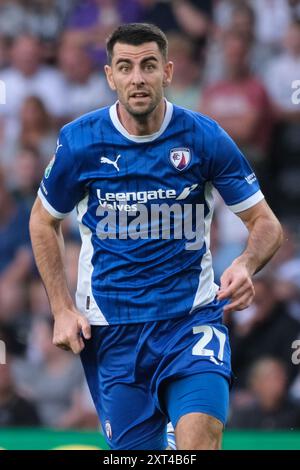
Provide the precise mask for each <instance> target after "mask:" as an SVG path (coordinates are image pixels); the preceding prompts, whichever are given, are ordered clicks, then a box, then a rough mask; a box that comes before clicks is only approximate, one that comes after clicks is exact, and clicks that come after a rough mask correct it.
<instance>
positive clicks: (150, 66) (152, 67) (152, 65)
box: [145, 64, 155, 72]
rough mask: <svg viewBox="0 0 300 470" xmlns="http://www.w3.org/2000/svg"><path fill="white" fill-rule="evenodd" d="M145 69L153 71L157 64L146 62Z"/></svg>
mask: <svg viewBox="0 0 300 470" xmlns="http://www.w3.org/2000/svg"><path fill="white" fill-rule="evenodd" d="M145 69H146V70H148V71H150V72H151V71H152V70H154V69H155V66H154V64H146V66H145Z"/></svg>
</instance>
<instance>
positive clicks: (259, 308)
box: [225, 277, 300, 388]
mask: <svg viewBox="0 0 300 470" xmlns="http://www.w3.org/2000/svg"><path fill="white" fill-rule="evenodd" d="M254 288H255V297H254V301H253V303H252V305H251V306H250V307H248V308H247V309H245V310H244V311H243V314H242V315H241V313H240V312H237V313H234V314H233V315H232V316H231V318H227V319H225V321H226V322H227V324H228V326H229V328H230V334H231V350H232V369H233V371H234V373H235V374H236V376H237V386H238V387H239V388H243V387H245V385H246V377H247V374H248V371H249V368H250V367H251V365H252V364H253V363H254V362H255V361H256V360H258V359H260V358H261V357H263V356H266V355H271V356H273V357H276V358H278V359H280V360H281V361H283V362H284V363H285V365H286V372H287V374H288V380H289V381H290V380H291V379H292V378H293V376H294V375H295V373H296V370H295V367H294V366H293V364H292V362H291V349H290V348H291V344H292V342H293V341H294V339H295V337H296V336H297V334H298V333H299V332H300V325H299V323H298V322H297V321H296V320H295V319H293V318H291V317H290V316H289V315H288V314H287V310H286V305H285V304H281V303H279V302H278V301H277V299H276V296H275V294H274V284H273V282H272V279H270V278H268V277H257V278H256V279H255V280H254Z"/></svg>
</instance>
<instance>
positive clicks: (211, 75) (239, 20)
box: [204, 2, 273, 84]
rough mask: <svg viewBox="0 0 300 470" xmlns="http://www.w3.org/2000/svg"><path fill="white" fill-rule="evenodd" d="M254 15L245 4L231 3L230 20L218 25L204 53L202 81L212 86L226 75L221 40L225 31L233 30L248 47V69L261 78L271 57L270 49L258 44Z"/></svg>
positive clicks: (251, 9)
mask: <svg viewBox="0 0 300 470" xmlns="http://www.w3.org/2000/svg"><path fill="white" fill-rule="evenodd" d="M255 24H256V15H255V12H254V10H253V8H251V6H250V5H249V4H248V3H246V2H233V3H232V4H231V12H230V19H229V21H228V24H227V22H225V23H224V22H223V23H221V24H220V25H219V28H217V29H215V30H214V34H213V35H212V37H211V40H210V42H209V45H208V48H207V52H206V63H205V75H204V81H205V83H207V84H212V83H213V82H216V81H218V80H221V79H222V78H224V76H225V75H226V70H225V57H224V54H223V39H224V34H225V36H226V31H228V30H234V31H236V32H237V33H239V34H241V35H242V36H244V38H245V40H247V41H248V45H249V68H250V71H251V72H252V73H254V74H256V75H258V76H259V77H262V76H263V73H264V70H265V65H266V62H267V61H269V60H270V59H271V58H272V57H273V56H272V53H271V52H270V49H269V48H268V47H267V46H265V45H264V44H261V43H260V42H258V40H257V37H256V35H255Z"/></svg>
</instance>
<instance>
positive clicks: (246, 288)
mask: <svg viewBox="0 0 300 470" xmlns="http://www.w3.org/2000/svg"><path fill="white" fill-rule="evenodd" d="M246 294H249V296H253V295H254V287H253V285H252V283H251V284H248V283H245V284H243V285H242V286H241V287H240V288H239V289H237V290H236V291H234V293H233V294H232V296H231V300H232V301H234V300H238V299H239V298H241V297H242V296H244V295H246Z"/></svg>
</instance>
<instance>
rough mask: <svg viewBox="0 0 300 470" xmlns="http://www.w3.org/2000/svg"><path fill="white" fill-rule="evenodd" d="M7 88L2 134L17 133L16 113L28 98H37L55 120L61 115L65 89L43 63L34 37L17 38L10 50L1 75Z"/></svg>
mask: <svg viewBox="0 0 300 470" xmlns="http://www.w3.org/2000/svg"><path fill="white" fill-rule="evenodd" d="M0 80H3V81H4V83H5V85H6V105H5V106H1V107H0V116H1V117H2V118H5V120H6V126H5V127H6V128H5V133H8V135H9V136H10V135H15V134H16V130H15V129H16V127H17V128H18V118H19V112H20V110H21V108H22V105H23V102H24V100H25V99H26V98H27V97H28V96H32V95H34V96H38V97H39V98H40V99H41V100H42V101H43V103H44V105H45V107H46V109H47V111H48V112H49V113H50V114H51V115H52V116H54V117H56V118H62V116H63V112H64V104H63V102H64V87H63V83H62V80H61V77H60V74H59V72H58V71H57V70H55V69H53V68H51V67H48V66H45V65H43V64H42V46H41V44H40V42H39V40H38V39H37V38H35V37H33V36H27V35H24V36H19V37H18V38H16V39H15V41H14V42H13V45H12V48H11V66H10V67H9V68H7V69H5V70H2V71H1V73H0Z"/></svg>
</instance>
